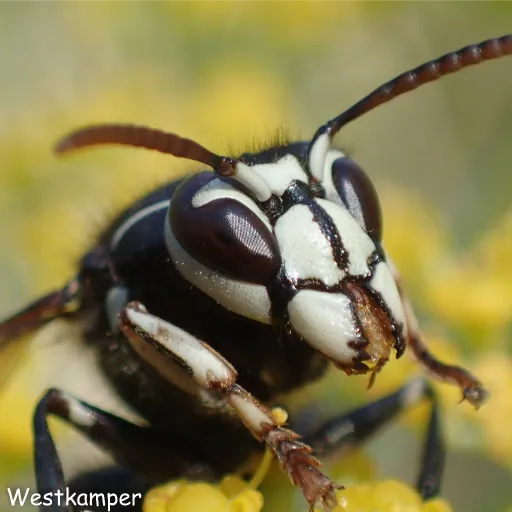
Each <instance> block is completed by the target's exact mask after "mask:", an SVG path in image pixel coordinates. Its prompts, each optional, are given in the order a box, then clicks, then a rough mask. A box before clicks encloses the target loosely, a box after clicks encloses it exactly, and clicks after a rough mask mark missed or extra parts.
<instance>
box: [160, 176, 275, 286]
mask: <svg viewBox="0 0 512 512" xmlns="http://www.w3.org/2000/svg"><path fill="white" fill-rule="evenodd" d="M208 174H209V176H211V173H208ZM208 181H209V180H208V179H207V180H205V179H204V174H203V175H196V176H193V177H192V178H190V179H188V180H186V181H185V182H184V183H183V184H182V185H180V187H179V188H178V189H177V190H176V192H175V193H174V195H173V198H172V202H171V208H170V211H169V215H170V224H171V229H172V231H173V233H174V236H175V237H176V240H177V241H178V242H179V244H180V245H181V246H182V247H183V248H184V249H185V250H186V251H187V252H188V253H189V254H190V256H192V257H193V258H194V259H195V260H197V261H199V262H200V263H202V264H203V265H206V266H207V267H208V268H210V269H212V270H217V271H219V272H220V273H221V274H223V275H225V276H226V277H231V278H234V279H238V280H241V281H247V282H250V283H256V284H267V283H269V282H270V281H271V280H272V279H273V278H274V277H275V276H276V274H277V273H278V272H279V269H280V267H281V256H280V253H279V249H278V246H277V242H276V240H275V238H274V235H273V233H272V232H271V231H270V230H269V229H268V227H267V226H266V225H265V223H264V222H263V221H262V220H261V219H260V218H259V217H258V216H257V215H256V214H255V213H254V212H253V211H252V210H250V209H249V208H248V207H247V206H246V205H244V204H243V203H241V202H239V201H237V200H236V199H233V198H230V197H221V198H216V199H213V200H211V201H210V202H207V203H206V204H203V205H202V206H194V205H193V197H194V195H195V194H196V193H197V192H198V190H200V188H201V187H202V186H204V184H206V183H207V182H208Z"/></svg>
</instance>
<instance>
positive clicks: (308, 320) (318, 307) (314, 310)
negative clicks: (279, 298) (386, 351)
mask: <svg viewBox="0 0 512 512" xmlns="http://www.w3.org/2000/svg"><path fill="white" fill-rule="evenodd" d="M288 314H289V316H290V322H291V325H292V328H293V329H294V330H295V331H296V332H297V333H299V334H300V335H301V336H302V337H303V338H304V339H305V340H306V341H307V343H308V344H309V345H311V346H312V347H314V348H316V349H317V350H318V351H320V352H322V353H323V354H325V355H326V356H327V357H329V358H331V359H332V360H333V361H335V362H339V363H342V364H351V363H352V359H353V358H354V357H355V356H356V355H357V353H356V351H355V350H354V349H353V348H351V347H349V346H348V342H349V341H356V340H358V339H360V335H359V332H358V329H357V327H356V324H355V322H354V317H353V315H352V311H351V310H350V300H349V298H348V297H346V296H345V295H343V294H341V293H327V292H319V291H315V290H300V291H299V292H298V293H297V295H295V297H294V298H293V299H292V300H291V301H290V303H289V304H288Z"/></svg>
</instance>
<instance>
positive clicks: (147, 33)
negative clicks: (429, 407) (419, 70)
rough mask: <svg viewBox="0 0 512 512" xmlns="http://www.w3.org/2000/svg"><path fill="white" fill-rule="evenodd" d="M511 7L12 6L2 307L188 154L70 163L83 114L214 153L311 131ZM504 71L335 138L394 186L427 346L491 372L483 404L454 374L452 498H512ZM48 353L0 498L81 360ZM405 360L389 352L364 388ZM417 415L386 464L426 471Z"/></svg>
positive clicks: (387, 448)
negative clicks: (35, 422)
mask: <svg viewBox="0 0 512 512" xmlns="http://www.w3.org/2000/svg"><path fill="white" fill-rule="evenodd" d="M511 19H512V4H509V3H505V2H496V3H495V2H481V3H478V2H467V3H466V2H451V3H448V2H433V3H429V2H423V3H420V2H411V3H385V2H382V3H373V2H327V3H324V2H283V3H280V2H279V3H278V2H259V3H252V2H251V3H250V2H238V3H235V2H226V3H223V2H204V3H203V2H201V3H194V2H186V3H178V2H176V3H175V2H155V3H150V2H130V3H117V2H115V3H114V2H112V3H111V2H94V3H85V2H82V3H81V2H69V3H25V2H23V3H16V2H10V3H9V2H2V3H0V162H1V170H0V240H2V241H3V244H2V248H3V250H2V251H0V317H3V316H5V315H8V314H9V313H12V312H14V311H15V310H16V309H17V308H18V307H21V306H22V305H24V304H25V303H26V302H27V301H29V300H30V299H33V298H35V297H37V296H38V295H40V294H42V293H44V292H46V291H48V290H50V289H52V288H53V287H57V286H60V285H61V284H62V283H63V282H64V280H66V279H67V278H69V277H70V276H72V275H73V272H74V269H75V261H76V259H77V258H78V257H80V256H81V254H82V253H83V252H84V251H85V250H87V248H88V247H89V246H90V245H91V244H92V243H93V241H94V236H95V234H96V233H97V232H98V230H99V229H100V228H101V226H103V225H104V223H105V222H108V219H109V218H111V216H112V215H113V214H115V212H116V211H118V210H119V208H121V207H122V206H124V205H126V204H128V203H129V202H130V201H131V200H133V199H134V198H135V197H137V196H139V195H140V194H141V193H143V192H144V191H146V190H149V189H150V188H151V187H153V186H155V184H158V183H162V182H163V181H165V180H169V179H172V178H173V177H175V176H178V175H182V174H184V173H186V172H190V171H191V170H195V169H197V165H196V164H193V163H187V162H183V161H178V160H174V159H173V158H172V157H168V156H164V155H158V154H153V153H151V152H143V151H137V150H130V149H106V150H91V151H90V152H84V153H81V154H80V155H74V156H73V157H69V158H66V159H62V160H58V159H57V158H56V157H55V156H54V155H52V152H51V148H52V145H53V144H54V142H55V141H56V140H57V139H58V138H59V137H60V136H62V135H63V134H65V133H66V132H67V131H69V130H70V129H73V128H76V127H79V126H82V125H86V124H90V123H95V122H101V121H105V122H108V121H111V122H112V121H115V122H133V123H139V124H147V125H149V126H152V127H155V128H161V129H167V130H169V131H175V132H177V133H179V134H181V135H183V136H186V137H191V138H193V139H195V140H197V141H198V142H200V143H202V144H204V145H205V146H207V147H209V148H211V149H212V150H214V151H219V152H223V153H226V152H229V151H238V150H240V149H242V148H243V147H244V146H247V145H250V146H251V147H252V146H254V144H255V141H256V142H257V141H258V140H260V141H261V140H262V139H263V140H265V139H268V138H269V137H271V136H272V134H273V133H275V132H276V130H279V129H281V128H284V129H285V130H286V131H288V132H289V133H290V134H291V135H292V136H293V137H297V138H299V137H302V138H304V139H308V138H310V137H311V136H312V135H313V133H314V131H315V130H316V128H317V127H318V126H320V124H322V123H323V122H325V121H326V120H327V119H329V118H331V117H333V116H335V115H337V114H338V113H340V112H341V111H342V110H344V109H345V108H346V107H348V106H350V105H351V104H352V103H353V102H355V101H356V100H358V99H360V98H361V97H362V96H363V95H365V94H367V93H368V92H369V91H370V90H372V89H373V88H375V87H376V86H378V85H380V84H381V83H382V82H384V81H386V80H388V79H390V78H392V77H393V76H395V75H396V74H398V73H400V72H402V71H405V70H406V69H408V68H410V67H413V66H416V65H418V64H420V63H421V62H423V61H426V60H429V59H431V58H434V57H437V56H439V55H441V54H443V53H446V52H448V51H451V50H455V49H458V48H459V47H461V46H464V45H466V44H470V43H474V42H478V41H480V40H483V39H486V38H489V37H493V36H499V35H502V34H504V33H506V32H507V31H510V28H511V24H510V20H511ZM511 90H512V58H510V57H509V58H504V59H503V60H498V61H495V62H489V63H485V64H482V65H479V66H476V67H474V68H471V69H468V70H465V71H462V72H461V73H459V74H457V75H454V76H452V77H448V78H445V79H443V80H441V81H440V82H437V83H436V84H433V85H429V86H426V87H425V88H422V89H420V90H418V91H415V92H412V93H410V94H408V95H407V96H405V97H403V98H399V99H397V100H396V101H394V102H392V103H391V104H389V105H386V106H383V107H381V108H379V109H377V110H376V111H375V112H372V113H370V114H367V115H366V116H364V117H363V118H361V119H360V120H358V121H356V122H355V123H353V124H351V125H350V126H348V127H346V128H345V129H343V130H342V133H340V134H339V136H338V138H337V142H339V145H340V146H341V147H342V148H343V149H345V150H346V151H347V152H348V153H349V154H350V155H351V156H352V157H353V158H354V159H355V160H356V161H358V163H359V164H360V165H362V166H363V168H365V169H366V171H367V172H368V174H369V175H370V176H371V177H372V178H373V179H374V181H375V183H376V185H377V189H378V190H379V191H380V193H381V199H382V202H383V207H384V232H385V242H386V245H387V247H388V250H389V252H390V253H391V255H392V256H393V258H394V260H395V262H396V263H397V264H398V267H399V268H400V269H401V270H402V272H403V274H404V275H405V280H406V283H407V285H408V288H409V290H410V293H411V295H412V296H413V299H414V302H415V305H416V307H417V309H418V310H419V312H420V316H421V318H422V321H423V324H424V325H425V329H426V331H427V332H428V333H429V335H430V337H431V338H432V339H433V340H434V346H435V347H436V348H437V349H438V352H439V353H443V354H446V357H447V358H452V359H453V360H455V361H458V362H464V363H465V364H466V365H468V366H470V367H471V368H472V369H474V370H475V372H476V373H478V374H479V375H480V376H481V377H482V379H483V380H484V381H485V382H486V383H487V384H488V385H489V387H490V388H491V390H492V391H493V398H492V400H491V402H490V403H489V404H488V405H487V406H485V407H484V408H483V409H482V410H481V411H479V412H478V413H474V412H473V411H472V410H471V409H470V407H469V406H467V405H466V404H463V405H460V406H457V405H456V403H457V399H458V394H457V392H456V391H454V390H443V400H444V402H446V407H445V409H446V410H445V423H446V428H447V431H448V437H449V441H450V448H451V455H450V457H449V459H448V468H447V479H446V485H445V487H444V489H445V492H444V496H446V497H447V498H448V499H449V500H450V502H451V503H452V505H453V507H454V509H455V510H463V511H467V512H477V511H502V510H505V508H506V507H507V505H511V504H512V485H511V484H512V480H511V478H510V470H511V469H512V432H511V429H510V424H511V422H512V359H511V357H510V353H511V350H510V338H511V319H512V269H511V268H510V266H511V264H512V204H511V203H512V201H511V196H512V194H511V190H512V173H511V172H510V168H511V166H512V148H511V145H510V140H511V136H512V100H511V96H510V91H511ZM69 350H70V351H71V352H72V348H71V349H69ZM44 352H45V351H44V350H43V351H39V352H38V351H34V352H32V357H31V358H28V359H27V361H26V362H25V363H26V364H25V370H24V372H23V371H21V372H20V373H19V374H18V375H16V376H15V379H13V380H11V381H10V382H9V385H8V386H7V387H6V388H5V391H4V392H3V398H1V399H0V418H1V421H0V510H7V509H8V507H7V505H6V504H5V496H4V495H3V494H4V493H3V489H4V488H5V487H6V486H7V485H9V484H12V483H13V482H18V483H19V482H25V478H26V475H30V471H31V470H30V464H31V457H32V453H31V437H30V436H31V431H30V422H31V414H32V410H33V408H34V406H35V403H36V399H37V397H38V396H39V395H40V393H41V392H42V388H41V383H42V382H48V374H51V375H50V376H53V375H54V374H55V373H59V372H60V370H58V368H59V367H60V366H62V367H66V366H69V364H70V361H69V360H67V359H65V358H62V360H57V361H55V360H54V361H53V365H55V366H53V365H52V369H51V370H49V367H48V360H49V359H52V357H48V353H44ZM70 357H74V358H79V357H80V356H79V355H76V354H73V355H72V356H70ZM53 359H55V358H53ZM3 361H4V360H3V359H2V358H1V357H0V368H1V370H0V374H1V373H2V372H3V371H4V369H5V367H6V366H7V365H8V364H10V362H7V359H5V361H6V362H3ZM42 362H43V363H44V364H41V363H42ZM56 368H57V369H56ZM412 368H413V365H411V364H410V363H408V362H407V361H400V362H397V363H395V362H392V363H390V364H389V365H388V366H387V367H386V368H385V370H384V371H383V373H382V375H381V376H379V378H378V379H377V383H376V386H375V389H374V390H372V392H371V396H372V397H375V396H377V395H378V394H382V393H383V392H387V391H389V390H391V389H392V388H393V387H396V386H398V385H399V384H400V383H401V382H403V381H404V380H405V379H406V378H407V376H408V375H410V372H411V371H414V370H413V369H412ZM45 379H46V380H45ZM44 385H46V384H43V386H44ZM364 388H365V381H363V380H361V379H357V378H351V380H348V379H346V378H345V377H343V376H342V375H340V374H339V373H336V374H333V375H331V376H329V378H328V379H327V383H326V384H323V385H322V386H320V387H318V388H317V389H316V393H317V395H315V396H317V397H320V399H321V402H320V403H321V404H323V405H322V411H323V414H324V415H325V416H327V415H329V414H333V413H334V412H335V411H341V410H346V409H347V408H349V407H350V406H353V405H354V404H356V403H361V402H363V401H367V400H369V398H368V396H367V395H366V392H365V390H364ZM312 396H313V395H312V393H308V394H307V395H304V396H303V397H302V398H301V399H298V402H301V403H303V404H307V403H308V401H309V400H312V398H311V397H312ZM84 398H87V396H84ZM97 405H100V406H101V404H99V403H98V404H97ZM413 416H414V417H412V416H411V418H410V419H409V421H408V422H407V423H406V425H407V426H406V427H403V426H402V427H400V428H399V429H392V430H391V431H389V432H388V433H386V434H385V435H384V436H383V437H381V438H380V439H379V440H377V441H376V442H375V443H372V445H371V448H370V449H369V450H367V453H368V454H369V455H370V457H371V458H372V460H374V461H375V464H376V465H377V466H378V467H379V468H380V469H379V470H378V472H377V473H378V477H379V478H380V477H383V476H385V477H389V476H396V477H399V478H401V479H405V480H406V481H407V482H408V483H412V482H414V478H415V476H414V477H411V476H410V475H411V471H412V472H413V473H414V471H415V470H416V469H415V468H416V465H415V462H416V460H415V459H414V458H413V457H411V455H410V452H411V450H413V448H412V447H415V446H416V445H417V444H418V442H417V438H416V433H413V434H411V433H410V431H411V428H410V427H411V426H412V428H413V430H415V431H417V432H419V431H420V428H421V425H422V421H421V420H422V418H423V419H424V418H425V416H424V414H422V413H421V412H419V413H418V414H416V415H413ZM61 430H63V431H64V430H66V429H61ZM414 475H415V473H414ZM354 478H355V479H356V477H354ZM284 485H286V484H284ZM2 500H3V501H2ZM277 501H278V500H276V499H274V502H272V498H269V500H268V508H265V510H269V511H270V510H278V508H279V507H278V506H277V505H275V503H277ZM2 503H3V505H1V504H2ZM297 503H299V504H300V505H302V502H297ZM297 507H298V508H297V510H300V506H299V505H297ZM302 509H304V507H303V506H302Z"/></svg>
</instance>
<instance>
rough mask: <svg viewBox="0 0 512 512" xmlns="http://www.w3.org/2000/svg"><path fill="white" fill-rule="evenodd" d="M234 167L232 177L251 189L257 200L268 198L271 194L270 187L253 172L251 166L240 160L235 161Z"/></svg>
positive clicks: (266, 199)
mask: <svg viewBox="0 0 512 512" xmlns="http://www.w3.org/2000/svg"><path fill="white" fill-rule="evenodd" d="M235 169H236V174H235V176H233V178H235V179H236V180H238V181H239V182H240V183H242V184H243V185H245V186H246V187H247V188H248V189H249V190H251V191H252V192H253V193H254V195H255V196H256V199H257V200H258V201H261V202H263V201H268V200H269V199H270V196H271V195H272V192H271V190H270V187H269V186H268V184H267V183H266V182H265V180H264V179H262V178H261V176H259V175H258V174H257V173H255V172H254V169H253V168H252V167H249V166H248V165H246V164H244V163H242V162H237V164H236V166H235Z"/></svg>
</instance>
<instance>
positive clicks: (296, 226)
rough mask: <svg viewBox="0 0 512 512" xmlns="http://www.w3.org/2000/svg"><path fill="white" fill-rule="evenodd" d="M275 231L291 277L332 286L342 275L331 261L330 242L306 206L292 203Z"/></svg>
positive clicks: (278, 222)
mask: <svg viewBox="0 0 512 512" xmlns="http://www.w3.org/2000/svg"><path fill="white" fill-rule="evenodd" d="M275 235H276V239H277V243H278V245H279V251H280V253H281V257H282V259H283V262H284V265H285V268H286V274H287V275H288V277H290V278H291V279H319V280H320V281H322V282H323V283H324V284H326V285H327V286H331V285H334V284H336V283H338V282H339V281H341V280H342V279H343V277H344V276H345V272H344V271H343V270H342V269H340V268H339V267H338V266H337V265H336V262H335V261H334V256H333V253H332V247H331V244H330V243H329V241H328V240H327V238H326V237H325V236H324V234H323V233H322V231H321V230H320V226H319V225H318V223H316V222H315V221H314V220H313V213H312V212H311V210H310V209H309V208H308V207H307V206H305V205H302V204H298V205H295V206H292V207H291V208H290V209H289V210H288V211H287V212H286V213H285V214H284V215H282V216H281V217H280V218H279V219H278V221H277V222H276V225H275Z"/></svg>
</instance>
